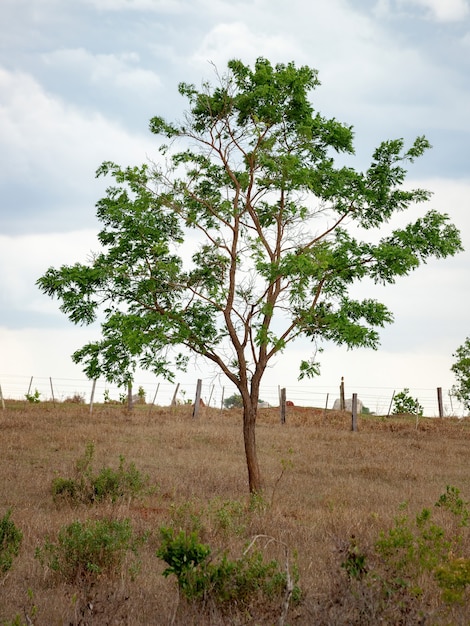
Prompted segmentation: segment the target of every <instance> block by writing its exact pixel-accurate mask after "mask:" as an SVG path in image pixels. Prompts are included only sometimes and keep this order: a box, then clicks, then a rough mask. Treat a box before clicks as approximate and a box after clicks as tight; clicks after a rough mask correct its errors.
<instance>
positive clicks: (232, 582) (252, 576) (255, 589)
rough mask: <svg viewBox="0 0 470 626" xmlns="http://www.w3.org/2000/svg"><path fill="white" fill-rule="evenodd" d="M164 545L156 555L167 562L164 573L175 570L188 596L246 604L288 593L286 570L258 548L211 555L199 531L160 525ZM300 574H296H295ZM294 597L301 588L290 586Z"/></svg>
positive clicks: (183, 590) (192, 598) (162, 544)
mask: <svg viewBox="0 0 470 626" xmlns="http://www.w3.org/2000/svg"><path fill="white" fill-rule="evenodd" d="M160 534H161V546H160V548H159V549H158V551H157V556H158V557H159V558H160V559H162V560H163V561H165V562H166V563H167V564H168V567H167V568H166V569H165V570H164V572H163V575H164V576H170V575H172V574H174V575H175V576H176V578H177V580H178V586H179V588H180V590H181V592H182V593H183V595H184V597H185V598H186V599H187V600H191V601H202V600H204V601H207V600H210V601H212V602H214V603H215V604H217V605H227V604H231V605H237V606H238V608H243V607H247V606H248V605H249V604H250V602H252V601H254V600H256V599H257V598H258V597H259V596H263V597H264V598H266V599H273V598H279V597H283V596H285V593H286V589H287V586H288V585H287V583H288V580H287V574H286V572H285V571H283V568H282V567H281V566H280V565H279V563H278V562H277V561H276V560H271V561H269V562H267V563H266V562H265V561H264V559H263V554H262V553H261V552H260V551H259V550H254V551H252V552H251V551H249V550H246V551H245V552H244V554H243V555H242V556H241V557H239V558H238V559H236V560H230V559H229V558H228V556H227V553H224V554H222V556H220V557H219V558H213V557H212V551H211V548H210V547H209V546H208V545H205V544H203V543H200V541H199V538H198V535H197V533H196V532H192V533H186V532H185V531H180V532H179V533H178V534H176V533H175V531H174V530H173V528H167V527H162V528H161V529H160ZM296 578H297V577H296ZM292 591H294V593H293V597H294V599H296V600H298V599H299V598H300V589H299V588H298V587H297V586H295V587H294V589H293V590H291V589H289V598H290V597H291V594H292Z"/></svg>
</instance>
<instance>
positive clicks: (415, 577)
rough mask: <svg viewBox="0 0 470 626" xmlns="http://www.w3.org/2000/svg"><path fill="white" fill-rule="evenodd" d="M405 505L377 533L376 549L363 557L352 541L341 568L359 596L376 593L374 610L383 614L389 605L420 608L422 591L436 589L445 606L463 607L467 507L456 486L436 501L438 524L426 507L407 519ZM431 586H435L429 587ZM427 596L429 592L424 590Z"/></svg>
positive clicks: (469, 573) (469, 580)
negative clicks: (393, 520)
mask: <svg viewBox="0 0 470 626" xmlns="http://www.w3.org/2000/svg"><path fill="white" fill-rule="evenodd" d="M407 506H408V505H407V504H406V503H405V504H403V505H402V507H401V509H402V510H401V514H400V515H399V516H397V517H396V518H395V522H394V525H393V526H392V527H391V528H389V529H387V530H384V531H381V532H380V534H379V538H378V539H377V540H376V542H375V544H374V551H373V553H371V554H367V551H366V550H364V549H363V548H362V547H361V546H360V545H359V541H358V539H357V538H354V537H353V538H352V539H351V541H350V544H349V546H348V548H347V549H346V550H345V551H343V553H344V554H345V556H344V558H343V561H342V563H341V567H342V568H343V569H344V570H345V571H346V573H347V575H348V578H349V581H350V584H351V585H355V587H354V589H355V591H354V592H353V593H355V594H357V593H359V592H360V590H361V589H363V590H364V593H365V594H370V592H371V590H372V589H373V590H375V592H376V593H377V597H376V598H375V600H374V602H375V604H376V607H377V609H378V608H379V607H382V610H386V608H387V606H388V603H389V602H392V603H394V606H395V609H398V610H399V611H403V614H408V613H409V612H410V611H411V606H412V605H413V603H417V605H416V606H419V602H420V598H422V596H423V594H424V593H425V592H426V589H428V590H429V588H431V589H434V591H432V592H431V593H432V596H431V597H435V596H436V595H437V594H438V593H439V590H440V593H441V597H442V599H443V600H444V602H446V603H447V604H449V605H453V604H456V605H461V604H463V603H464V602H465V601H466V600H467V599H468V589H469V588H470V587H469V586H470V559H469V558H468V557H467V556H465V555H461V554H459V552H461V550H462V545H463V535H462V533H463V532H464V531H465V532H466V529H467V524H468V519H469V510H468V505H467V503H466V502H464V500H463V499H462V498H461V497H460V492H459V490H458V489H457V488H455V487H451V486H447V488H446V492H445V493H444V494H442V495H441V496H440V497H439V499H438V501H437V502H436V503H435V509H434V510H435V511H438V510H439V513H440V515H441V518H442V523H441V524H439V523H437V522H436V521H435V520H434V519H433V512H432V511H431V509H427V508H424V509H422V510H421V512H419V513H418V514H417V515H416V516H415V517H410V516H409V515H408V514H407V512H406V510H407ZM433 585H435V586H436V587H433ZM428 593H429V591H428Z"/></svg>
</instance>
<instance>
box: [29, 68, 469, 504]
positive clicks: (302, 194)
mask: <svg viewBox="0 0 470 626" xmlns="http://www.w3.org/2000/svg"><path fill="white" fill-rule="evenodd" d="M215 75H216V81H215V84H214V85H212V84H210V83H203V86H202V88H201V89H200V90H198V89H196V87H195V86H194V85H190V84H186V83H181V84H180V86H179V92H180V94H181V95H182V96H184V97H185V98H187V100H188V103H189V109H188V111H187V113H186V115H185V117H184V119H183V121H182V122H178V123H169V122H167V121H165V120H164V119H163V118H161V117H154V118H153V119H152V120H151V121H150V130H151V131H152V132H153V133H154V134H155V135H157V136H160V137H164V138H165V140H166V141H167V143H165V144H163V145H161V147H160V150H161V155H160V157H159V159H160V160H159V162H158V163H153V164H149V163H147V164H144V165H142V166H137V167H120V166H119V165H117V164H115V163H111V162H105V163H103V164H102V165H101V167H100V168H99V169H98V171H97V175H98V176H103V175H108V176H111V177H112V178H113V179H114V184H113V185H112V186H110V187H109V188H108V189H107V192H106V196H105V197H104V198H103V199H101V200H100V201H99V202H98V203H97V216H98V219H99V220H100V222H101V223H102V225H103V227H102V230H101V232H100V233H99V235H98V239H99V242H100V244H101V246H102V250H101V251H100V252H98V253H96V254H95V255H94V257H93V258H92V259H91V260H90V262H89V263H88V264H76V265H72V266H63V267H60V268H59V269H54V268H50V269H49V270H47V272H46V273H45V274H44V275H43V276H42V277H41V278H40V279H39V280H38V285H39V287H40V288H41V289H42V290H43V291H44V292H45V293H46V294H49V295H50V296H55V297H57V298H58V299H59V300H61V307H60V308H61V310H62V311H63V312H64V313H66V314H67V315H68V316H69V318H70V320H71V321H72V322H74V323H76V324H89V323H91V322H93V321H95V320H96V319H97V318H98V317H99V316H100V315H102V316H103V317H104V321H103V322H102V339H101V340H99V341H96V342H92V343H89V344H87V345H85V346H84V347H83V348H81V349H79V350H77V351H76V352H75V353H74V354H73V357H72V358H73V360H74V361H75V362H81V363H83V364H84V371H85V373H86V374H87V375H88V376H89V377H90V378H97V377H99V376H105V377H106V378H107V379H108V380H109V381H114V382H118V383H121V384H126V382H128V381H129V379H131V378H132V375H133V372H134V371H135V369H136V367H138V366H140V367H143V368H146V369H149V370H151V371H152V372H154V373H155V374H156V375H162V376H166V377H167V378H169V379H170V380H171V377H172V376H173V367H183V368H184V367H185V366H186V364H187V362H188V356H189V354H195V355H199V356H201V357H204V358H205V359H206V360H208V361H209V362H212V364H213V365H214V366H215V368H216V369H217V368H219V370H221V371H222V372H223V373H224V374H225V375H226V376H227V378H228V379H229V380H230V381H231V383H233V384H234V385H235V387H236V389H237V391H238V393H239V394H240V395H241V397H242V401H243V437H244V445H245V454H246V462H247V469H248V483H249V489H250V492H258V491H260V490H261V489H262V480H261V474H260V468H259V464H258V458H257V452H256V438H255V424H256V417H257V409H258V399H259V391H260V383H261V380H262V377H263V375H264V373H265V370H266V367H267V365H268V363H269V362H270V361H271V360H272V359H273V357H274V356H275V355H279V354H280V353H281V352H282V351H283V350H284V349H285V348H286V347H287V346H288V345H289V344H290V343H291V342H293V341H294V340H295V339H297V338H298V337H300V336H304V337H307V338H309V339H310V340H311V341H312V343H313V350H312V354H313V356H312V357H311V358H309V359H306V360H303V361H302V362H301V363H300V378H302V377H304V376H313V375H315V374H317V373H318V371H319V370H318V368H319V365H318V363H317V362H316V361H315V354H316V346H317V345H318V344H319V343H320V342H322V341H325V340H327V341H331V342H334V343H336V344H342V345H346V346H348V347H349V348H355V347H361V346H362V347H372V348H377V345H378V340H379V335H378V330H377V329H378V328H380V327H383V326H384V325H385V324H387V323H390V322H392V319H393V318H392V314H391V312H390V311H389V310H388V309H387V308H386V307H385V306H384V305H383V304H381V303H379V302H377V301H375V300H373V299H371V298H367V299H364V300H357V299H354V298H353V297H352V296H351V295H350V291H351V287H352V286H354V285H355V284H356V283H357V282H359V281H361V280H363V279H365V278H370V279H372V280H373V281H375V282H376V283H381V284H390V283H393V282H395V279H396V278H397V277H399V276H405V275H407V274H408V273H409V272H411V270H414V269H415V268H417V267H418V266H419V265H420V264H421V263H422V262H425V261H426V259H428V258H429V257H447V256H449V255H454V254H455V253H457V252H458V251H459V250H461V249H462V248H461V241H460V235H459V232H458V230H457V229H456V228H455V227H454V226H453V225H452V224H451V223H449V218H448V216H447V215H445V214H441V213H438V212H436V211H433V210H431V211H429V212H428V213H426V214H425V215H424V216H423V217H420V218H418V219H417V220H416V221H415V222H413V223H410V224H409V225H407V226H406V227H404V228H395V229H392V228H391V227H390V226H389V232H388V233H386V227H387V225H388V224H389V222H390V220H391V218H392V216H393V215H394V214H395V213H397V212H400V211H404V210H406V209H407V208H409V207H410V205H413V204H415V203H419V202H423V201H425V200H428V199H429V197H430V193H429V192H428V191H426V190H423V189H413V190H405V189H403V183H404V181H405V177H406V173H407V172H406V169H405V164H406V163H407V162H410V163H412V162H413V161H414V160H415V159H416V158H417V157H420V156H421V155H422V154H423V153H424V152H425V151H426V150H427V149H428V148H429V147H430V146H429V143H428V141H427V140H426V139H425V138H424V137H418V138H417V139H416V140H415V142H414V143H413V144H412V145H411V146H410V147H409V148H407V149H406V148H405V145H404V141H403V140H401V139H395V140H391V141H385V142H383V143H382V144H381V145H380V146H379V147H378V148H377V149H376V150H375V152H374V154H373V157H372V163H371V165H370V167H369V168H368V169H367V170H366V171H364V172H361V171H356V170H355V169H353V168H352V167H348V166H346V165H344V164H340V165H337V164H336V163H335V158H334V157H335V155H340V156H341V159H342V161H343V163H344V162H346V159H347V158H350V157H351V156H352V155H353V153H354V150H353V131H352V128H351V127H350V126H347V125H345V124H342V123H340V122H338V121H337V120H335V119H327V118H325V117H323V116H321V115H320V113H318V112H315V110H314V108H313V106H312V104H311V102H310V100H309V94H310V92H311V91H312V90H313V89H314V88H316V87H317V86H318V85H319V81H318V76H317V72H316V70H313V69H311V68H309V67H299V68H297V67H296V66H295V64H294V63H289V64H287V65H284V64H278V65H276V66H273V65H272V64H271V63H270V62H269V61H268V60H266V59H263V58H259V59H258V60H257V61H256V63H255V64H254V66H253V67H252V68H250V67H249V66H247V65H244V64H243V63H242V62H241V61H238V60H233V61H230V62H229V63H228V71H227V73H226V74H225V75H223V76H219V75H218V74H217V73H216V74H215ZM177 142H179V143H180V144H181V145H182V149H181V150H180V151H177V149H176V143H177ZM374 233H376V234H375V235H374V236H375V241H374V236H372V235H373V234H374ZM369 234H372V235H371V236H369Z"/></svg>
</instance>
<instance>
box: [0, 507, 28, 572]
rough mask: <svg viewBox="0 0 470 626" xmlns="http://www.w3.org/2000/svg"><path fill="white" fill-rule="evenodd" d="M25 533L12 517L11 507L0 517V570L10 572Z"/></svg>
mask: <svg viewBox="0 0 470 626" xmlns="http://www.w3.org/2000/svg"><path fill="white" fill-rule="evenodd" d="M22 540H23V533H22V532H21V530H19V528H17V527H16V526H15V523H14V522H13V520H12V519H11V509H8V511H7V512H6V513H5V515H4V516H3V517H2V518H0V572H8V570H9V569H10V568H11V566H12V563H13V559H14V558H15V557H17V556H18V552H19V550H20V545H21V542H22Z"/></svg>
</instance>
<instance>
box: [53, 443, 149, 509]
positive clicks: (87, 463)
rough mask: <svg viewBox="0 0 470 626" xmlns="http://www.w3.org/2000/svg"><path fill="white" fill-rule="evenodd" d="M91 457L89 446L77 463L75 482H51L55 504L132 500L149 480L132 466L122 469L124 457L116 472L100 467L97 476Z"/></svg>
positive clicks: (71, 480)
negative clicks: (62, 502) (60, 502)
mask: <svg viewBox="0 0 470 626" xmlns="http://www.w3.org/2000/svg"><path fill="white" fill-rule="evenodd" d="M93 456H94V446H93V444H92V443H88V444H87V446H86V449H85V454H84V456H83V457H81V458H80V459H78V461H77V463H76V468H75V473H76V476H75V478H62V477H57V478H54V480H53V481H52V496H53V498H54V501H55V502H59V501H67V502H70V503H72V504H78V503H86V504H92V503H94V502H101V501H103V500H106V499H109V500H111V502H116V501H117V500H118V499H119V498H123V497H135V496H137V495H139V494H140V493H142V492H143V491H144V489H145V487H146V485H147V483H148V477H144V476H142V474H141V473H140V472H139V470H137V468H136V467H135V465H134V463H129V464H128V465H125V459H124V457H123V456H120V457H119V467H118V469H117V470H114V469H112V468H110V467H103V468H102V469H101V470H100V471H99V473H97V474H96V473H94V471H93Z"/></svg>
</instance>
